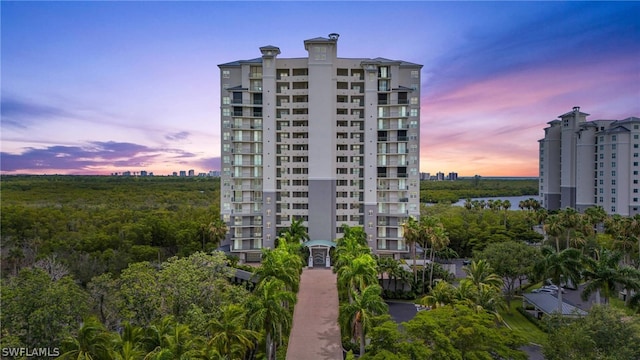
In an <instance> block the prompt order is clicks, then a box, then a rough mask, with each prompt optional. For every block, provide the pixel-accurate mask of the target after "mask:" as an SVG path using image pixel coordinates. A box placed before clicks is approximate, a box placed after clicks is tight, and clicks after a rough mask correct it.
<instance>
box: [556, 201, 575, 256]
mask: <svg viewBox="0 0 640 360" xmlns="http://www.w3.org/2000/svg"><path fill="white" fill-rule="evenodd" d="M559 215H560V222H561V223H562V227H563V228H564V231H565V241H566V243H567V247H570V246H571V235H572V234H573V232H574V231H575V230H576V228H577V227H578V224H579V223H580V213H578V211H577V210H576V209H574V208H570V207H568V208H565V209H564V210H561V211H560V213H559Z"/></svg>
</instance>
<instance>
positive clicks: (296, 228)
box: [280, 218, 309, 244]
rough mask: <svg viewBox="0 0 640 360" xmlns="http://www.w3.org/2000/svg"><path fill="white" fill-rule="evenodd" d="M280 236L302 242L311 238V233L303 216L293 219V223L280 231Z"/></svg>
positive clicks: (298, 242)
mask: <svg viewBox="0 0 640 360" xmlns="http://www.w3.org/2000/svg"><path fill="white" fill-rule="evenodd" d="M280 237H283V238H285V239H290V240H289V241H291V242H294V243H297V244H300V243H303V242H305V241H308V240H309V233H308V232H307V228H306V227H305V226H304V221H303V220H302V218H299V219H293V220H292V221H291V225H289V227H288V228H286V229H284V230H283V231H282V232H281V233H280Z"/></svg>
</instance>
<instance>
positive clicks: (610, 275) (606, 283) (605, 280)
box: [582, 249, 640, 304]
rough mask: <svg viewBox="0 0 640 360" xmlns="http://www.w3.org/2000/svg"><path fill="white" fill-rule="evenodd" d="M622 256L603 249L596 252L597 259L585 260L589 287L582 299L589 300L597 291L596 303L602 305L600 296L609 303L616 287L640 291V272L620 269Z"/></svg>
mask: <svg viewBox="0 0 640 360" xmlns="http://www.w3.org/2000/svg"><path fill="white" fill-rule="evenodd" d="M621 259H622V254H621V253H620V252H617V251H609V250H606V249H602V250H600V251H597V252H596V259H593V258H585V259H584V261H585V263H586V268H585V270H584V272H583V275H584V277H585V279H587V281H588V282H587V285H586V286H585V287H584V290H583V291H582V299H583V300H585V301H586V300H587V299H588V298H589V296H591V294H592V293H593V292H594V291H595V293H596V303H597V304H600V303H601V301H600V294H601V293H602V295H603V296H604V301H605V303H606V302H608V300H609V298H610V297H611V295H612V293H613V291H615V289H616V285H622V286H623V287H624V288H625V289H634V290H635V289H640V271H638V270H636V269H634V268H632V267H629V266H624V267H620V260H621Z"/></svg>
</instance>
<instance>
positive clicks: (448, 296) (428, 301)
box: [418, 280, 457, 309]
mask: <svg viewBox="0 0 640 360" xmlns="http://www.w3.org/2000/svg"><path fill="white" fill-rule="evenodd" d="M456 292H457V289H456V288H455V287H454V286H453V285H451V284H449V283H448V282H446V281H444V280H443V281H438V283H436V286H434V287H433V288H432V289H431V292H430V293H429V295H425V296H423V297H422V298H421V299H420V300H419V301H418V303H419V304H421V305H424V306H428V307H430V308H434V309H435V308H437V307H441V306H445V305H448V304H451V303H452V302H453V300H454V298H455V294H456Z"/></svg>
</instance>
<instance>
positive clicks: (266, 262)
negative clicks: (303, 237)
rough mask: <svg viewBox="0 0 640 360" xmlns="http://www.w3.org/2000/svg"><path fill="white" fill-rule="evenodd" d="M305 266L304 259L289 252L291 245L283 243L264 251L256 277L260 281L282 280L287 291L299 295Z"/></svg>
mask: <svg viewBox="0 0 640 360" xmlns="http://www.w3.org/2000/svg"><path fill="white" fill-rule="evenodd" d="M303 265H304V263H303V261H302V258H300V256H298V255H297V254H294V253H292V252H291V251H289V244H287V243H286V242H284V241H283V242H280V243H279V244H278V247H276V248H275V249H263V250H262V263H261V264H260V267H258V268H257V269H256V271H255V276H256V277H257V278H258V279H260V280H259V281H263V280H266V279H269V278H276V279H280V280H282V281H283V282H284V284H285V285H286V287H287V290H290V291H293V292H294V293H297V292H298V288H299V287H300V274H301V272H302V267H303Z"/></svg>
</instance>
